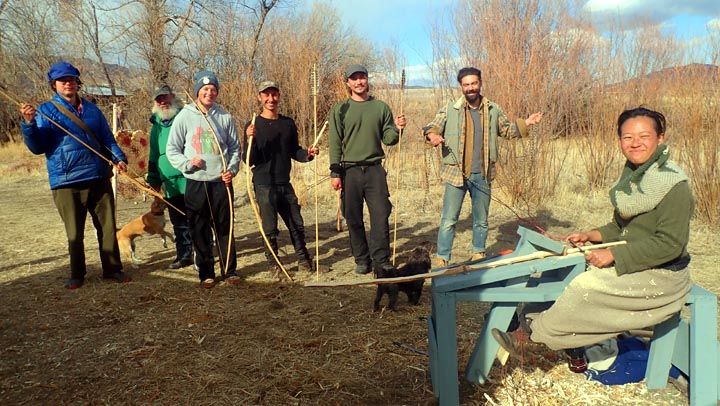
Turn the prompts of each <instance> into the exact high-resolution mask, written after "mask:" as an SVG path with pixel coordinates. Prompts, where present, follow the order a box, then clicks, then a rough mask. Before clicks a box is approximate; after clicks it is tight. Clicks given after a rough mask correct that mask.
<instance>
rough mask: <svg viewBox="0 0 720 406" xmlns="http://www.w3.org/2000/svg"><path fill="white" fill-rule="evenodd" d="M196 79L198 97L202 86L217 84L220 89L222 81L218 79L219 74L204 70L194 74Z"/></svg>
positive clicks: (216, 87) (216, 86)
mask: <svg viewBox="0 0 720 406" xmlns="http://www.w3.org/2000/svg"><path fill="white" fill-rule="evenodd" d="M193 79H194V80H195V97H197V95H198V92H199V91H200V88H201V87H203V86H205V85H215V89H217V90H218V92H219V91H220V82H218V80H217V76H215V74H214V73H213V72H210V71H207V70H203V71H200V72H198V73H196V74H195V76H193Z"/></svg>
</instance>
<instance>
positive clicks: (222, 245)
mask: <svg viewBox="0 0 720 406" xmlns="http://www.w3.org/2000/svg"><path fill="white" fill-rule="evenodd" d="M230 198H231V199H232V185H231V186H230ZM185 208H186V209H187V216H188V225H189V226H190V235H191V236H192V243H193V248H195V265H196V266H197V268H198V272H199V274H200V275H199V276H200V280H201V281H202V280H205V279H208V278H215V269H214V268H215V267H214V260H213V253H212V248H213V241H212V238H211V235H212V232H213V230H214V231H215V232H216V233H217V234H216V239H217V244H218V253H219V257H220V266H224V265H225V261H227V247H228V240H229V239H231V238H232V233H231V232H230V231H231V230H230V207H229V202H228V194H227V191H226V190H225V184H224V183H223V182H200V181H196V180H192V179H188V180H187V183H186V185H185ZM231 244H232V245H231V246H230V263H229V265H228V266H227V274H226V275H225V277H228V276H231V275H235V269H236V268H237V257H236V254H235V241H232V242H231Z"/></svg>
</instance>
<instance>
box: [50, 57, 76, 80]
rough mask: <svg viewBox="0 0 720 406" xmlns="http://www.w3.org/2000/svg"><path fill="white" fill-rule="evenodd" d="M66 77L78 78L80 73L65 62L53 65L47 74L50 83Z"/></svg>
mask: <svg viewBox="0 0 720 406" xmlns="http://www.w3.org/2000/svg"><path fill="white" fill-rule="evenodd" d="M66 76H72V77H76V78H79V77H80V71H79V70H78V69H77V68H76V67H74V66H72V65H70V63H68V62H65V61H60V62H57V63H55V64H54V65H53V66H51V67H50V70H49V71H48V73H47V79H48V81H50V82H52V81H55V80H58V79H60V78H63V77H66Z"/></svg>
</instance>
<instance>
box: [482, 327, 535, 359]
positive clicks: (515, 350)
mask: <svg viewBox="0 0 720 406" xmlns="http://www.w3.org/2000/svg"><path fill="white" fill-rule="evenodd" d="M491 333H492V336H493V338H494V339H495V341H497V342H498V344H500V346H501V347H502V348H503V349H504V350H505V351H507V352H508V353H509V354H510V355H512V356H513V357H521V356H522V353H523V348H524V347H525V344H527V343H529V342H530V339H529V338H528V336H527V334H526V333H525V332H524V331H522V330H515V331H513V332H512V333H506V332H504V331H500V330H498V329H496V328H494V329H492V331H491Z"/></svg>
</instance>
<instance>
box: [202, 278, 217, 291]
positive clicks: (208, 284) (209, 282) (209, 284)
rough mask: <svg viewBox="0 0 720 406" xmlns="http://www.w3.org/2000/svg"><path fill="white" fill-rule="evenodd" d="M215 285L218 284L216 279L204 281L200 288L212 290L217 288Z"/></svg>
mask: <svg viewBox="0 0 720 406" xmlns="http://www.w3.org/2000/svg"><path fill="white" fill-rule="evenodd" d="M215 284H216V282H215V279H213V278H207V279H203V280H202V281H201V282H200V286H201V287H203V288H205V289H212V288H214V287H215Z"/></svg>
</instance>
